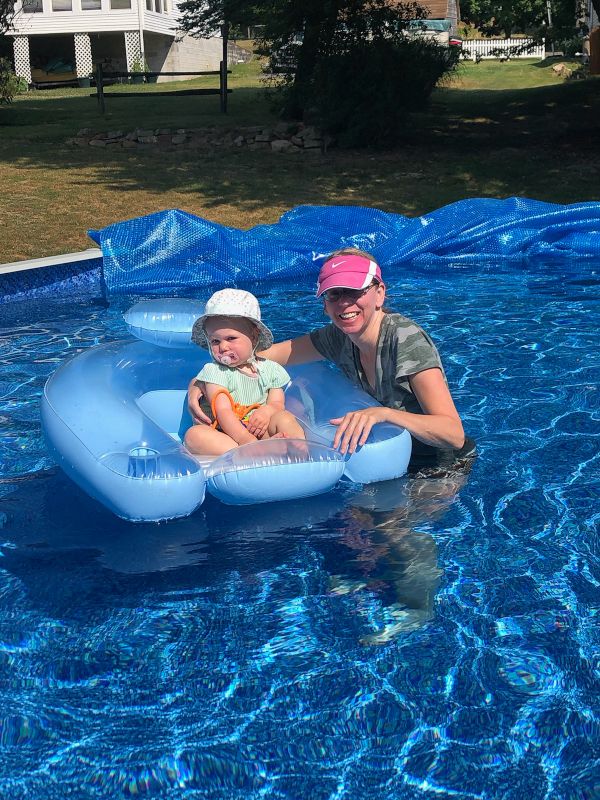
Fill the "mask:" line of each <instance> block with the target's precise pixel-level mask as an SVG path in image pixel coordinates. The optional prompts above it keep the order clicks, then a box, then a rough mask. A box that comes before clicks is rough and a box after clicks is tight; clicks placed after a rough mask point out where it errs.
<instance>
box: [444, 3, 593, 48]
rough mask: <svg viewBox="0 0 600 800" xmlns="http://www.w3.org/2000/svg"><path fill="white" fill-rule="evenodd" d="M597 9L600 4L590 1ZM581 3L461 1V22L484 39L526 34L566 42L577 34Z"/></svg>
mask: <svg viewBox="0 0 600 800" xmlns="http://www.w3.org/2000/svg"><path fill="white" fill-rule="evenodd" d="M592 2H593V5H594V8H596V7H598V8H600V0H592ZM581 5H582V0H501V1H500V2H493V0H461V4H460V9H461V18H462V20H463V22H468V23H470V24H471V25H473V26H474V27H476V28H478V29H479V30H480V31H481V32H482V33H484V34H485V35H486V36H507V37H510V36H511V35H512V34H513V33H528V34H532V35H533V36H538V37H539V38H544V37H546V38H548V37H550V38H553V39H560V38H569V37H570V36H573V35H574V34H575V33H576V31H577V21H578V19H579V18H580V17H581V9H580V8H579V7H580V6H581Z"/></svg>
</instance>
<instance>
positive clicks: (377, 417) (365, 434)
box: [329, 406, 389, 455]
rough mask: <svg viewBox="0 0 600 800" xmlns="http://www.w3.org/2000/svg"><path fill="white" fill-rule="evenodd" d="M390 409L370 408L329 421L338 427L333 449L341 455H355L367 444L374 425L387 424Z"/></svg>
mask: <svg viewBox="0 0 600 800" xmlns="http://www.w3.org/2000/svg"><path fill="white" fill-rule="evenodd" d="M388 411H389V409H387V408H385V406H369V408H362V409H361V410H360V411H349V412H348V413H347V414H344V416H343V417H336V418H335V419H332V420H329V421H330V422H331V424H332V425H337V426H338V429H337V431H336V432H335V437H334V439H333V447H334V448H336V449H339V451H340V453H342V454H343V455H345V454H346V453H354V452H355V451H356V448H357V447H359V446H361V445H363V444H365V442H366V441H367V439H368V438H369V434H370V433H371V428H372V427H373V425H377V423H378V422H385V421H386V420H387V418H388Z"/></svg>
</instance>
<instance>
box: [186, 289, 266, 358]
mask: <svg viewBox="0 0 600 800" xmlns="http://www.w3.org/2000/svg"><path fill="white" fill-rule="evenodd" d="M209 317H238V318H241V319H247V320H249V321H250V322H252V323H253V324H254V325H256V327H257V328H258V343H257V345H256V350H266V349H267V347H270V346H271V345H272V344H273V334H272V333H271V331H270V330H269V329H268V328H267V326H266V325H265V324H264V323H263V322H261V321H260V305H259V303H258V300H257V299H256V297H255V296H254V295H253V294H251V293H250V292H245V291H244V290H243V289H221V290H220V291H218V292H215V293H214V294H213V295H212V296H211V297H209V299H208V300H207V301H206V306H205V308H204V314H202V316H201V317H199V319H197V320H196V322H195V323H194V327H193V328H192V341H193V342H195V343H196V344H198V345H200V347H203V348H204V349H205V350H209V349H210V347H209V344H208V339H207V338H206V332H205V330H204V325H205V323H206V320H207V319H208V318H209Z"/></svg>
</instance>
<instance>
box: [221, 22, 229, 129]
mask: <svg viewBox="0 0 600 800" xmlns="http://www.w3.org/2000/svg"><path fill="white" fill-rule="evenodd" d="M221 36H222V37H223V60H222V61H221V63H220V64H219V72H220V76H219V88H220V94H221V114H226V113H227V42H228V40H229V23H227V22H224V23H223V25H221Z"/></svg>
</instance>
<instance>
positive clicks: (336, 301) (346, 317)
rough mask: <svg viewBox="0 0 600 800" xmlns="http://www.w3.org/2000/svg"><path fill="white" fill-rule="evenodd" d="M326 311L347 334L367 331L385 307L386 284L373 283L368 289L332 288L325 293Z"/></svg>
mask: <svg viewBox="0 0 600 800" xmlns="http://www.w3.org/2000/svg"><path fill="white" fill-rule="evenodd" d="M323 298H324V301H325V313H326V314H327V316H328V317H329V318H330V320H331V321H332V322H333V324H334V325H335V326H336V327H337V328H339V329H340V330H341V331H343V332H344V333H345V334H347V335H351V334H354V335H358V334H360V333H362V332H363V331H365V330H366V329H367V328H368V326H369V324H370V323H371V322H372V321H373V319H374V318H375V316H376V315H377V313H378V312H379V311H380V310H381V308H382V307H383V302H384V300H385V286H384V284H383V283H379V284H378V283H372V284H371V285H370V286H369V287H368V288H367V289H362V290H358V289H330V290H329V291H328V292H325V293H324V294H323Z"/></svg>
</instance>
